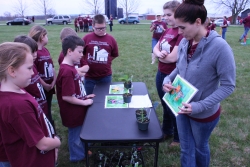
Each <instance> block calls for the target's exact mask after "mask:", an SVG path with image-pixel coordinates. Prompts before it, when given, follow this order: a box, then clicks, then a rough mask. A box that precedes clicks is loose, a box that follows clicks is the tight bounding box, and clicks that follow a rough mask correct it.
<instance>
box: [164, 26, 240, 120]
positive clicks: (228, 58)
mask: <svg viewBox="0 0 250 167" xmlns="http://www.w3.org/2000/svg"><path fill="white" fill-rule="evenodd" d="M187 49H188V40H187V39H186V38H183V39H182V40H181V42H180V44H179V47H178V60H177V63H176V68H175V70H174V71H172V73H171V74H170V75H168V76H166V77H165V79H164V81H163V84H165V83H169V82H170V81H171V82H173V80H174V78H175V76H176V75H177V74H179V75H180V76H181V77H183V78H185V79H186V80H187V81H188V82H190V83H191V84H192V85H194V86H195V87H196V88H197V89H198V92H197V94H196V95H195V96H194V97H193V99H192V100H191V102H190V104H191V106H192V113H191V114H189V116H191V117H194V118H198V119H203V118H207V117H209V116H211V115H213V114H215V113H216V111H217V110H218V108H219V105H220V101H222V100H223V99H225V98H226V97H228V96H229V95H230V94H231V93H232V92H233V91H234V88H235V77H236V67H235V61H234V55H233V52H232V49H231V47H230V46H229V45H228V44H227V42H226V41H225V40H224V39H222V38H221V37H220V36H219V35H218V33H217V32H216V31H210V33H209V36H208V37H203V38H202V39H201V41H200V42H199V44H198V46H197V48H196V50H195V52H194V54H193V56H192V58H191V60H190V61H189V63H188V62H187Z"/></svg>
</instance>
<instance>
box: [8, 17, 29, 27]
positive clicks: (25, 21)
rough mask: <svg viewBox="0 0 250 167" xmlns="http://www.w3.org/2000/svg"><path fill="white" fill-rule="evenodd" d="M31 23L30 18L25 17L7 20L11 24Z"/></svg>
mask: <svg viewBox="0 0 250 167" xmlns="http://www.w3.org/2000/svg"><path fill="white" fill-rule="evenodd" d="M30 23H31V21H30V20H28V19H25V18H15V19H14V20H10V21H7V22H6V24H7V25H9V26H11V25H29V24H30Z"/></svg>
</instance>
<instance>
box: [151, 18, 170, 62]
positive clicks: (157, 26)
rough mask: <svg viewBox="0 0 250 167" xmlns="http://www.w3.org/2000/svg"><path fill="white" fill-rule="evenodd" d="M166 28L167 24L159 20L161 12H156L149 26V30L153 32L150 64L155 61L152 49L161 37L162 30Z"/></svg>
mask: <svg viewBox="0 0 250 167" xmlns="http://www.w3.org/2000/svg"><path fill="white" fill-rule="evenodd" d="M166 29H167V24H166V23H165V22H164V21H162V20H161V14H157V15H156V20H155V21H154V22H153V23H152V24H151V26H150V32H153V36H152V54H151V57H152V62H151V64H154V63H155V58H156V57H155V55H154V53H153V49H154V47H155V45H156V44H157V42H158V41H159V39H160V38H161V35H162V34H163V32H164V31H165V30H166Z"/></svg>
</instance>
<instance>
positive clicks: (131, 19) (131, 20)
mask: <svg viewBox="0 0 250 167" xmlns="http://www.w3.org/2000/svg"><path fill="white" fill-rule="evenodd" d="M126 21H127V19H126V18H120V19H118V23H120V24H124V23H126ZM128 23H132V24H138V23H140V20H139V18H138V17H137V16H129V17H128Z"/></svg>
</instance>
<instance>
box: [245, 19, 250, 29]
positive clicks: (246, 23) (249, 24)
mask: <svg viewBox="0 0 250 167" xmlns="http://www.w3.org/2000/svg"><path fill="white" fill-rule="evenodd" d="M243 23H244V27H248V28H250V16H247V17H246V18H245V19H244V20H243Z"/></svg>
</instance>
